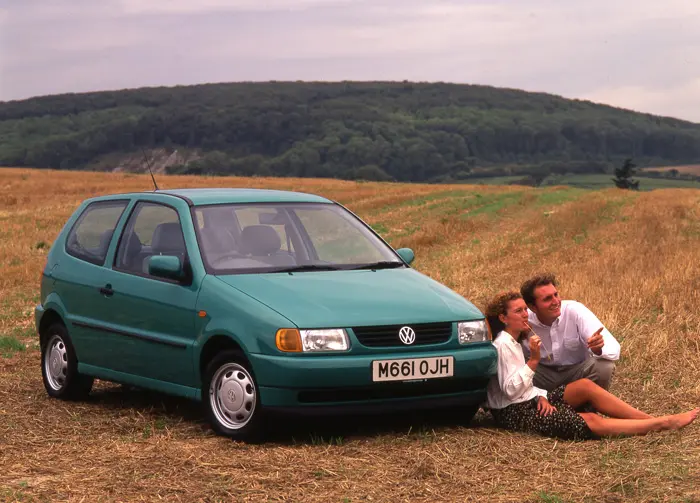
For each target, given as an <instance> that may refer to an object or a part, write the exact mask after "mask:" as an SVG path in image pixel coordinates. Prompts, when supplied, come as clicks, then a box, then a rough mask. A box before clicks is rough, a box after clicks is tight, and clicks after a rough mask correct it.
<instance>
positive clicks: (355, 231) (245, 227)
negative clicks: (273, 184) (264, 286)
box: [194, 203, 403, 274]
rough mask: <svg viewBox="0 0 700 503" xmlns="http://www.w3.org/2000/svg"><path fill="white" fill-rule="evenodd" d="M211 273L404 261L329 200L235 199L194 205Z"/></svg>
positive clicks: (389, 264)
mask: <svg viewBox="0 0 700 503" xmlns="http://www.w3.org/2000/svg"><path fill="white" fill-rule="evenodd" d="M194 217H195V224H196V226H197V237H198V240H199V248H200V250H201V252H202V257H203V259H204V262H205V264H206V266H207V270H208V271H209V272H210V273H212V274H236V273H246V272H280V271H289V272H292V271H299V272H301V271H312V270H334V269H356V268H362V267H365V266H366V267H372V266H383V267H401V266H402V265H403V262H402V261H401V259H400V258H399V257H398V256H397V255H396V253H394V251H393V250H392V249H391V248H389V247H388V246H387V245H386V244H385V243H384V242H382V241H381V240H380V239H378V238H377V237H376V236H375V235H374V234H373V233H372V232H371V231H370V230H368V229H367V227H366V226H365V225H364V224H363V223H362V222H361V221H360V220H358V219H357V218H356V217H355V216H354V215H352V214H351V213H350V212H348V211H347V210H345V209H344V208H343V207H341V206H339V205H336V204H330V203H273V204H268V203H265V204H262V203H257V204H255V203H246V204H242V203H237V204H223V205H215V206H201V207H196V208H195V209H194Z"/></svg>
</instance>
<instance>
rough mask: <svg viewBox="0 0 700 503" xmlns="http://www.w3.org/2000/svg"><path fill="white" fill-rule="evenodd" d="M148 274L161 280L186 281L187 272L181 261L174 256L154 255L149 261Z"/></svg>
mask: <svg viewBox="0 0 700 503" xmlns="http://www.w3.org/2000/svg"><path fill="white" fill-rule="evenodd" d="M148 274H150V275H151V276H157V277H159V278H166V279H174V280H176V281H181V280H183V279H185V271H184V269H183V267H182V264H180V259H179V258H178V257H176V256H174V255H153V256H152V257H150V258H149V259H148Z"/></svg>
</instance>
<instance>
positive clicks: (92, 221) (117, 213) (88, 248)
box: [66, 201, 129, 265]
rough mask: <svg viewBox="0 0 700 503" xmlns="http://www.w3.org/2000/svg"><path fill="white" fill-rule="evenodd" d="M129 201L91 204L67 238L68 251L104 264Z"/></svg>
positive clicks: (87, 259)
mask: <svg viewBox="0 0 700 503" xmlns="http://www.w3.org/2000/svg"><path fill="white" fill-rule="evenodd" d="M128 203H129V201H101V202H96V203H91V204H89V205H88V206H87V207H86V208H85V210H84V211H83V213H82V214H81V215H80V218H78V221H77V222H75V225H73V228H72V229H71V230H70V233H69V234H68V238H67V239H66V252H67V253H68V254H69V255H73V256H74V257H76V258H79V259H81V260H85V261H86V262H90V263H91V264H96V265H103V264H104V262H105V258H106V257H107V250H108V248H109V243H110V242H111V241H112V235H113V234H114V229H115V228H116V226H117V223H118V222H119V218H120V217H121V216H122V213H124V209H125V208H126V205H127V204H128Z"/></svg>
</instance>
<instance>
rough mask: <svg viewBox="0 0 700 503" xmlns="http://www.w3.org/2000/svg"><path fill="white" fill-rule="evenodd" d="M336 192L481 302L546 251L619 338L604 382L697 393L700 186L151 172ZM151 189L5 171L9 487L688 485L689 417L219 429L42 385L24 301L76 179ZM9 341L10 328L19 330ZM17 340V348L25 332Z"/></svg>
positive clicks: (636, 391) (3, 394)
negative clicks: (630, 433)
mask: <svg viewBox="0 0 700 503" xmlns="http://www.w3.org/2000/svg"><path fill="white" fill-rule="evenodd" d="M160 183H161V186H162V187H164V188H167V187H170V188H172V187H175V186H206V185H217V186H254V187H266V188H283V189H295V190H303V191H308V192H315V193H320V194H323V195H326V196H328V197H331V198H333V199H336V200H338V201H340V202H342V203H344V204H346V205H347V206H348V207H350V208H351V209H352V210H354V211H356V212H357V213H358V214H359V215H360V216H362V217H363V218H365V219H366V220H367V221H368V222H369V223H370V224H372V225H373V226H374V228H375V229H377V230H378V231H379V232H381V233H382V234H383V235H384V236H385V237H386V238H387V239H388V240H389V241H390V242H391V244H392V245H393V246H395V247H400V246H410V247H412V248H413V249H414V250H415V251H416V254H417V260H416V264H415V266H416V268H417V269H418V270H420V271H422V272H424V273H426V274H428V275H430V276H431V277H433V278H435V279H437V280H439V281H442V282H444V283H445V284H447V285H448V286H450V287H451V288H453V289H455V290H456V291H457V292H459V293H460V294H463V295H465V296H466V297H467V298H469V299H471V300H473V301H474V302H475V303H477V305H483V302H484V301H485V300H486V299H487V298H488V297H489V296H490V295H492V294H493V293H495V292H497V291H499V290H501V289H505V288H512V287H515V286H517V285H518V284H519V283H520V282H521V281H522V280H523V279H524V278H526V277H527V276H528V275H529V274H531V273H533V272H535V271H538V270H541V269H549V270H552V271H555V272H556V273H557V274H558V275H559V277H560V280H561V283H562V285H561V290H562V292H563V294H564V296H565V297H566V298H575V299H578V300H581V301H583V302H585V303H586V304H587V305H588V306H589V307H591V309H592V310H593V311H594V312H595V313H596V314H598V316H599V317H600V318H601V319H602V320H603V321H604V322H605V323H606V325H607V326H608V327H609V328H610V329H611V330H612V331H613V333H615V334H616V336H617V337H618V338H619V339H620V340H621V342H622V361H621V362H620V364H619V366H618V371H617V375H616V377H615V380H614V383H613V389H612V391H613V392H614V393H616V394H618V395H620V396H621V397H623V398H624V399H626V400H628V401H630V402H631V403H633V404H634V405H636V406H638V407H640V408H642V409H644V410H647V411H648V412H650V413H653V414H662V413H668V412H676V411H680V410H684V409H687V408H690V407H691V406H694V405H696V404H698V403H700V385H699V384H698V383H700V336H699V335H698V332H697V326H698V324H699V323H698V322H699V321H700V314H698V310H697V306H698V304H699V300H700V298H699V297H700V283H698V278H697V271H696V270H695V268H694V267H689V265H690V264H694V263H695V264H696V263H697V260H698V251H697V250H698V244H699V242H700V223H699V222H700V219H698V216H700V215H699V213H700V191H697V190H659V191H654V192H646V193H632V192H623V191H618V190H614V189H610V190H604V191H596V192H591V191H587V190H583V189H576V188H559V187H552V188H545V189H531V188H523V187H492V186H480V187H477V186H467V185H459V186H428V185H410V186H406V185H399V184H395V185H392V184H373V183H355V182H341V181H329V180H290V179H287V180H283V179H242V178H241V179H234V178H204V177H167V178H166V177H161V178H160ZM144 189H145V190H147V189H149V180H148V178H146V177H145V176H140V175H138V176H137V175H116V174H114V175H106V174H94V173H77V172H74V173H61V172H47V171H32V170H5V171H3V180H2V185H1V186H0V334H2V335H3V336H4V340H7V341H10V340H11V341H15V342H8V343H4V344H0V353H2V354H0V439H1V440H0V446H2V448H0V466H2V467H3V470H1V471H0V501H3V500H8V501H13V500H20V499H21V500H23V501H48V500H57V499H61V500H69V501H80V500H81V498H83V497H86V498H87V500H90V501H98V500H99V501H127V500H128V501H140V500H154V499H157V498H159V497H161V498H163V499H164V500H166V501H218V500H224V501H232V500H235V501H305V502H307V501H318V502H322V501H323V502H326V501H337V502H341V501H348V502H350V501H352V502H356V501H370V500H371V501H431V502H432V501H465V500H471V499H478V500H484V501H591V502H593V501H608V502H617V501H623V500H624V501H628V500H637V501H662V500H663V501H697V500H698V499H700V490H699V489H698V486H697V481H698V480H700V447H699V446H700V425H691V426H690V427H689V428H687V429H686V430H684V431H682V432H680V433H659V434H653V435H650V436H648V437H642V438H629V439H615V440H604V441H599V442H598V441H593V442H586V443H569V442H557V441H554V440H551V439H545V438H539V437H534V436H528V435H519V434H511V433H507V432H503V431H500V430H497V429H495V428H493V425H492V423H491V421H490V418H489V417H487V416H483V415H480V416H478V417H477V420H476V421H475V422H474V423H473V425H472V427H470V428H465V427H463V426H461V425H460V424H459V423H458V421H452V422H448V423H447V424H446V425H445V424H439V423H435V422H432V423H431V422H428V423H420V422H417V421H413V422H411V421H406V420H405V421H396V422H394V423H392V425H391V426H389V425H383V426H379V427H375V428H373V429H370V430H369V431H368V430H362V431H359V432H358V430H357V428H358V427H357V426H353V427H351V426H344V427H338V428H335V429H331V430H327V429H323V428H322V425H321V424H320V423H315V426H313V428H312V433H309V432H308V431H307V432H304V431H303V430H293V431H296V432H295V433H291V434H282V435H281V437H280V438H276V439H275V440H274V441H273V442H271V443H268V444H265V445H260V446H250V445H242V444H238V443H232V442H230V441H227V440H224V439H222V438H218V437H215V436H213V435H212V434H211V432H210V430H209V429H208V428H207V426H206V425H205V424H204V422H203V421H202V418H201V416H200V414H199V411H198V409H197V407H196V406H194V405H192V404H191V403H190V402H187V401H184V400H178V399H169V398H167V397H164V396H162V395H157V394H149V393H145V392H138V391H127V390H124V389H122V388H120V387H118V386H114V385H110V384H100V385H99V386H98V387H97V389H96V391H95V393H93V398H92V400H91V401H90V402H87V403H62V402H58V401H53V400H49V399H48V398H47V397H46V394H45V392H44V390H43V387H42V384H41V375H40V370H39V364H38V362H39V351H38V348H37V345H36V337H35V335H34V333H33V329H32V318H31V316H32V307H33V304H34V303H35V302H36V301H37V285H38V279H39V274H40V270H41V267H42V265H43V261H44V257H45V254H46V245H47V244H48V243H50V242H51V241H52V240H53V239H54V237H55V235H56V233H57V232H58V231H59V229H60V227H61V225H62V223H63V222H64V221H65V219H66V218H67V217H68V215H69V214H70V213H71V212H72V210H73V209H74V208H75V207H76V205H77V204H78V203H79V202H80V200H82V199H83V198H85V197H88V196H90V195H93V194H101V193H105V192H110V191H126V190H144ZM16 342H19V343H21V344H19V345H18V344H17V343H16ZM19 346H22V347H25V348H26V349H24V350H21V349H20V348H19Z"/></svg>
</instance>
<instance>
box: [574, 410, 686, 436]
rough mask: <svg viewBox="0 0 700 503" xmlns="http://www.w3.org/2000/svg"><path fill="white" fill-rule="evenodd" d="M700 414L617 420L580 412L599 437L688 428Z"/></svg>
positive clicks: (684, 413)
mask: <svg viewBox="0 0 700 503" xmlns="http://www.w3.org/2000/svg"><path fill="white" fill-rule="evenodd" d="M698 414H700V408H697V409H693V410H691V411H688V412H683V413H682V414H674V415H672V416H662V417H652V418H651V419H616V418H609V417H602V416H599V415H598V414H595V413H593V412H580V413H579V415H580V416H581V417H582V418H583V420H584V421H586V424H587V425H588V427H589V428H590V429H591V431H592V432H593V433H594V434H595V435H597V436H599V437H613V436H616V435H645V434H647V433H649V432H651V431H662V430H679V429H681V428H683V427H684V426H688V425H689V424H690V423H692V422H693V421H694V420H695V418H697V417H698Z"/></svg>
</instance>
